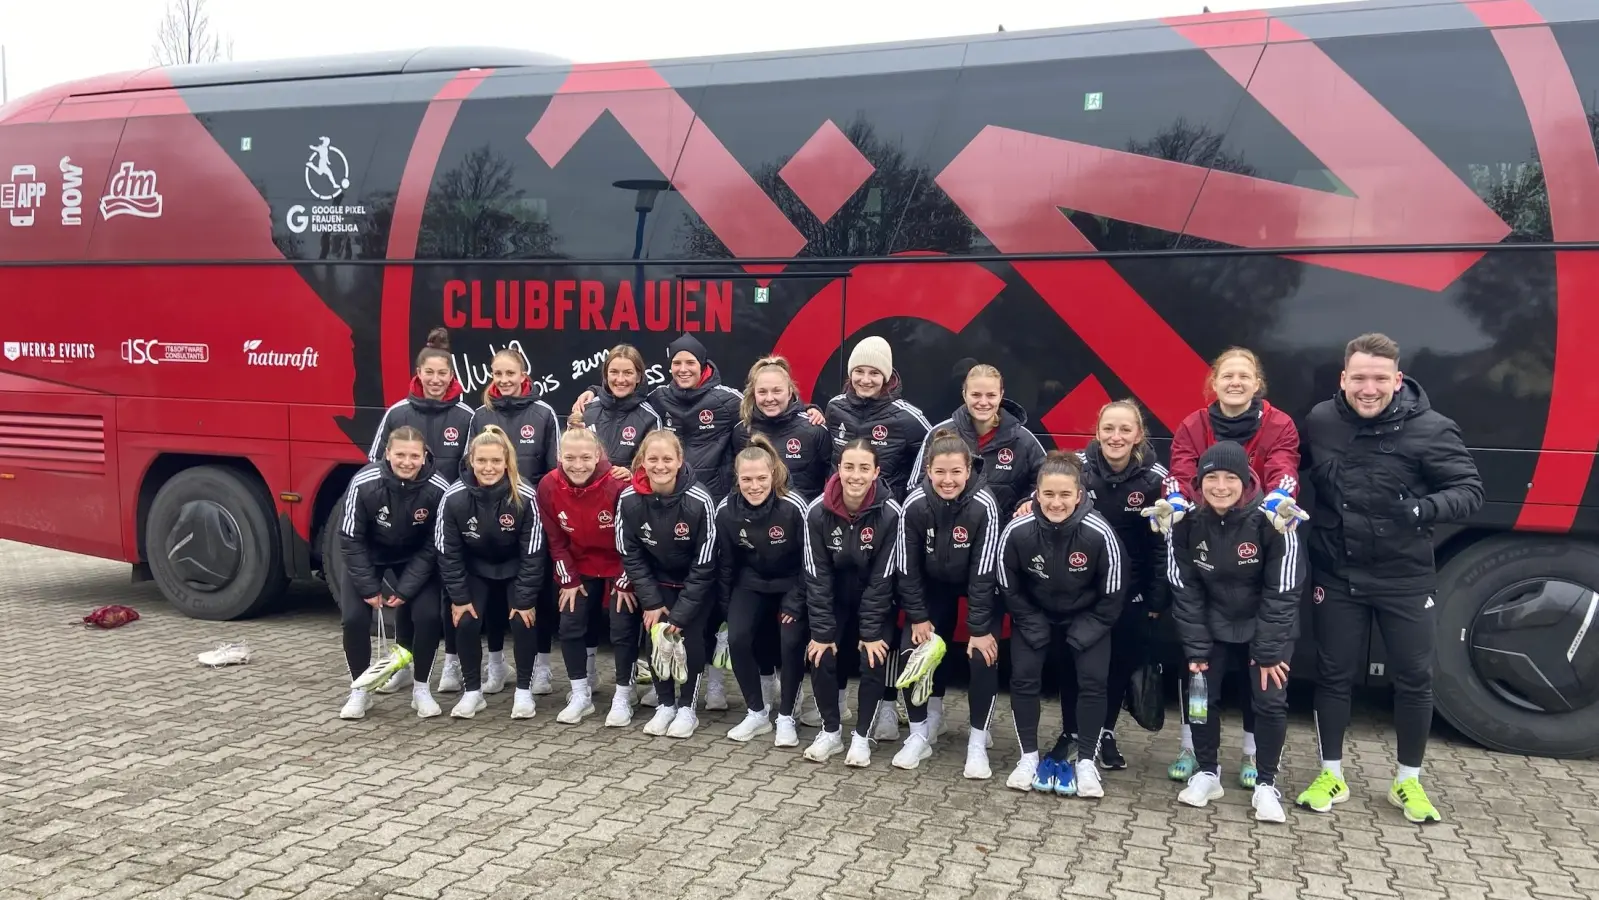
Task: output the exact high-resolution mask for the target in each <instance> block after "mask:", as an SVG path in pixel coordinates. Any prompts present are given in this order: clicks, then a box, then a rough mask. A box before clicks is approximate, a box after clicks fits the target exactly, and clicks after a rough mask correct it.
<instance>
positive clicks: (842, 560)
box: [805, 475, 900, 644]
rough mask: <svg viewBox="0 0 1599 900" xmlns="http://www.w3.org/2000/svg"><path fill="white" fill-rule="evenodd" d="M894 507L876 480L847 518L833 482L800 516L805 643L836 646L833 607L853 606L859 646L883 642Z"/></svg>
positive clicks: (895, 539)
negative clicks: (802, 520) (806, 627)
mask: <svg viewBox="0 0 1599 900" xmlns="http://www.w3.org/2000/svg"><path fill="white" fill-rule="evenodd" d="M899 515H900V508H899V503H898V502H897V501H895V500H894V498H893V496H892V495H891V494H890V493H889V490H888V486H887V485H886V484H884V483H883V480H882V478H881V477H879V478H878V480H877V483H876V484H875V485H874V486H873V488H872V491H871V493H870V494H869V495H868V496H867V498H866V502H865V504H863V505H862V506H861V508H860V510H859V511H857V512H856V513H855V514H854V515H851V514H850V513H849V511H848V510H847V509H846V508H845V507H844V492H843V488H842V487H841V486H840V484H839V480H838V476H837V475H834V476H833V477H832V478H829V479H828V481H827V485H826V486H825V487H824V488H823V489H822V495H821V496H820V497H817V498H816V499H815V500H812V501H811V502H810V504H809V505H808V507H807V509H806V512H805V610H806V614H807V615H808V616H809V619H810V627H811V639H812V640H814V641H816V642H817V643H821V644H836V643H838V641H839V640H840V638H841V635H840V634H839V623H838V615H837V612H836V606H837V605H838V604H844V603H850V604H856V605H857V608H858V612H857V617H858V621H859V623H860V639H861V640H863V641H881V640H888V638H889V637H890V634H889V629H890V627H891V625H892V622H891V618H890V614H891V613H892V612H893V609H894V571H895V569H897V568H898V564H899V555H898V553H896V552H895V551H896V548H897V547H898V544H899Z"/></svg>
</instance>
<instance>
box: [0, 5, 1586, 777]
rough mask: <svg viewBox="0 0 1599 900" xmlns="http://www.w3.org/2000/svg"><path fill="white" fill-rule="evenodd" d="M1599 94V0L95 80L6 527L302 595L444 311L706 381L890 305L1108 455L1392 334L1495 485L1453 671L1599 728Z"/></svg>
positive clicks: (43, 173) (12, 360)
mask: <svg viewBox="0 0 1599 900" xmlns="http://www.w3.org/2000/svg"><path fill="white" fill-rule="evenodd" d="M1596 97H1599V9H1595V8H1594V4H1592V3H1589V2H1586V0H1499V2H1470V0H1461V2H1440V0H1414V2H1394V0H1377V2H1368V3H1354V4H1343V5H1336V6H1326V7H1312V8H1299V9H1293V10H1287V11H1283V12H1278V13H1272V12H1259V13H1247V14H1230V15H1203V16H1199V17H1193V18H1181V19H1170V20H1165V21H1149V22H1139V23H1133V24H1126V25H1115V26H1094V27H1086V28H1070V29H1061V30H1054V31H1038V32H1012V33H999V34H990V35H984V36H980V37H972V38H960V39H948V40H930V41H921V42H914V43H901V44H881V45H870V46H858V47H844V48H833V49H822V50H814V51H804V52H786V53H771V54H752V55H739V56H724V57H714V58H704V59H671V60H658V61H634V62H624V63H616V64H605V65H591V64H581V65H579V64H572V63H569V62H567V61H563V60H561V59H559V58H557V57H554V56H545V55H542V54H536V53H528V52H521V51H508V50H494V49H432V50H423V51H420V52H407V53H394V54H379V55H369V56H346V57H328V58H321V59H311V60H294V61H285V62H276V63H229V64H218V65H205V66H181V67H174V68H152V69H147V70H144V71H138V72H132V73H123V74H118V75H108V76H105V77H100V78H92V79H88V80H85V81H80V82H75V83H72V84H65V85H61V86H58V87H55V88H51V89H48V90H45V91H42V92H40V93H36V94H33V95H31V96H28V97H24V98H22V99H19V100H16V101H14V102H12V103H10V104H8V105H6V106H5V107H3V108H0V179H4V182H3V184H0V219H3V221H0V346H3V355H0V538H6V539H9V540H14V541H22V542H26V543H31V544H37V545H42V546H48V547H55V548H61V549H64V550H69V551H74V552H78V553H85V554H90V555H94V556H100V557H105V558H111V559H119V560H126V561H128V562H129V563H131V564H132V566H133V571H134V577H135V578H141V579H153V580H154V581H155V582H156V583H157V584H158V585H159V586H160V588H161V591H162V593H163V594H164V595H165V596H166V597H167V598H168V599H169V600H170V601H171V602H172V604H173V605H174V606H175V607H177V608H178V609H181V610H183V611H184V612H185V613H187V614H189V615H191V616H197V617H201V618H207V619H231V618H234V617H238V616H246V615H249V614H251V613H253V612H255V611H258V610H260V609H262V608H263V607H265V606H267V605H268V604H271V603H272V602H273V601H274V600H275V599H276V598H278V597H279V596H280V595H281V594H282V592H283V591H284V589H285V586H286V584H287V583H288V582H289V581H290V580H291V579H304V578H315V577H317V576H318V573H319V572H320V570H321V567H322V566H323V564H324V560H326V559H328V557H329V554H328V553H327V547H328V546H329V542H328V535H329V533H330V531H331V530H332V529H330V528H329V525H328V521H329V516H330V513H331V512H332V511H333V510H334V509H335V507H336V506H337V504H338V503H339V502H340V497H341V492H342V491H343V489H344V488H345V485H346V483H347V482H348V480H349V478H350V477H351V474H352V473H353V472H354V471H355V470H356V469H357V468H358V467H359V466H360V465H361V463H362V462H363V461H364V459H365V451H366V448H367V447H368V445H369V444H370V443H371V442H372V439H373V433H374V430H375V429H376V428H377V425H378V422H379V420H380V418H381V416H382V414H383V411H384V409H385V407H386V406H387V405H388V404H390V403H393V402H395V401H397V400H399V399H400V398H401V397H403V396H404V395H405V393H406V390H407V383H408V380H409V379H410V377H411V372H412V365H413V362H412V361H413V359H414V357H415V353H416V351H417V349H418V348H419V347H420V346H421V345H422V343H423V341H424V337H425V335H426V334H427V333H428V331H429V330H430V329H432V328H435V327H438V326H441V325H442V326H445V327H447V328H448V329H449V330H450V334H451V341H452V348H453V351H452V352H453V353H454V362H455V366H456V369H457V371H458V372H459V375H460V379H461V381H462V382H463V386H464V388H465V390H466V392H467V394H468V395H469V399H470V396H474V395H476V394H478V393H479V392H480V391H481V389H482V388H483V386H484V383H485V381H486V380H487V378H488V373H487V366H488V362H489V359H490V356H491V355H492V354H493V353H494V352H495V351H497V350H499V349H501V348H505V347H513V348H517V349H519V350H521V351H522V352H523V354H525V356H526V357H527V359H528V360H530V361H531V364H532V366H533V369H534V371H533V373H532V374H533V377H534V378H535V379H536V380H537V381H538V385H539V388H540V390H541V391H542V392H543V393H544V395H545V397H546V399H548V400H550V401H551V403H552V404H553V405H554V406H555V407H556V408H557V409H560V410H565V409H567V408H569V407H570V405H571V402H572V400H573V398H574V397H575V396H576V395H577V394H578V393H579V392H581V391H583V390H584V389H585V387H586V386H587V385H589V384H592V383H597V379H598V377H599V376H598V372H597V368H598V363H599V360H600V359H601V357H602V356H603V353H604V351H605V350H606V349H607V348H609V347H611V346H612V345H615V344H617V343H620V342H629V343H632V344H634V345H637V346H638V347H639V348H640V349H641V350H642V351H643V352H644V354H645V356H646V358H647V359H648V360H651V361H653V362H654V363H656V364H655V365H652V367H651V368H650V371H649V372H648V373H647V374H648V379H649V381H650V382H651V383H660V382H661V381H663V380H664V377H665V373H664V363H665V362H666V355H665V346H666V343H667V342H668V341H669V340H670V339H671V338H672V337H673V336H674V335H676V334H678V333H679V332H685V331H686V332H692V333H694V334H695V335H696V336H698V337H699V338H700V339H701V340H702V341H703V342H704V343H705V345H706V346H707V347H708V348H709V350H710V354H711V357H712V359H713V360H714V361H715V362H716V363H717V364H718V365H720V366H722V367H723V369H724V371H725V372H726V373H728V374H729V377H730V378H732V379H733V382H734V383H735V384H736V383H738V382H739V380H740V378H739V374H738V373H742V372H743V371H745V369H746V368H747V367H748V366H749V365H750V364H751V363H752V362H753V361H754V360H755V359H756V358H757V357H759V356H761V355H764V354H766V353H768V352H773V351H775V352H777V353H781V354H783V355H785V356H787V357H788V358H789V359H790V360H791V361H792V362H793V365H794V369H795V371H796V373H797V374H798V376H799V380H800V382H801V385H802V391H803V392H805V393H806V394H807V395H808V399H814V400H817V401H819V402H822V403H825V402H826V399H827V398H828V397H830V396H832V395H833V394H834V393H836V392H837V390H838V388H839V386H840V385H841V384H842V383H843V381H844V378H845V372H844V355H843V348H846V347H849V346H852V345H853V344H854V343H855V341H857V340H858V339H860V338H861V337H863V336H865V335H867V334H877V335H882V336H885V337H887V338H888V340H889V341H890V343H891V344H892V345H893V346H894V347H895V348H898V349H899V351H900V352H898V353H896V354H895V358H896V360H897V361H898V365H899V369H900V373H901V375H902V378H903V383H904V385H905V392H906V393H905V396H906V398H907V399H909V400H910V401H912V402H914V403H916V404H917V405H919V406H920V407H922V408H923V409H924V410H926V411H927V412H928V415H929V416H931V417H933V418H934V419H937V418H940V417H942V416H943V415H944V414H945V413H946V412H947V411H949V410H951V409H953V408H954V407H955V406H956V405H957V404H958V403H959V398H958V394H957V392H956V385H957V384H958V382H959V371H960V365H961V364H964V365H970V364H971V362H972V361H974V360H975V361H982V362H992V363H995V364H997V365H998V366H999V367H1000V368H1001V369H1002V370H1003V372H1004V375H1005V378H1006V387H1007V391H1008V395H1009V396H1010V397H1011V398H1012V399H1014V400H1016V401H1018V402H1019V403H1021V404H1022V405H1023V406H1024V407H1025V408H1026V409H1028V410H1029V411H1030V412H1031V415H1032V427H1034V428H1036V429H1037V431H1038V433H1039V434H1040V435H1041V436H1042V437H1043V438H1044V440H1045V442H1046V443H1049V444H1054V445H1058V446H1065V447H1075V446H1080V445H1081V444H1082V443H1083V442H1085V441H1086V439H1087V436H1088V434H1089V433H1090V432H1091V431H1092V428H1093V424H1094V416H1095V413H1096V411H1097V410H1098V408H1099V407H1100V405H1101V404H1102V403H1104V402H1105V401H1107V400H1108V399H1111V398H1118V397H1133V398H1135V399H1137V400H1138V401H1139V402H1140V403H1141V404H1142V405H1143V406H1144V407H1145V408H1146V409H1147V410H1148V412H1149V417H1150V419H1151V426H1152V429H1153V430H1154V431H1155V432H1156V438H1157V439H1159V438H1162V437H1164V436H1166V435H1169V434H1170V429H1171V428H1173V427H1174V426H1175V425H1176V424H1177V423H1178V422H1179V420H1180V419H1181V417H1183V416H1184V415H1185V414H1187V413H1188V412H1191V411H1192V410H1194V409H1197V408H1198V407H1199V406H1200V405H1201V404H1202V403H1203V400H1202V398H1201V390H1202V386H1203V383H1204V381H1205V379H1206V374H1207V369H1206V363H1205V360H1206V359H1208V358H1210V357H1211V356H1213V355H1215V354H1216V353H1218V352H1219V351H1220V350H1222V349H1223V348H1225V347H1227V346H1229V345H1233V344H1241V345H1244V346H1248V347H1251V348H1253V349H1255V350H1256V351H1258V352H1259V353H1260V355H1261V356H1262V357H1263V360H1264V365H1265V368H1266V372H1267V373H1268V376H1269V379H1270V397H1271V400H1272V402H1273V403H1275V404H1277V405H1278V406H1281V407H1283V408H1285V409H1287V410H1288V411H1289V412H1291V413H1292V414H1294V415H1296V416H1300V415H1303V414H1304V413H1306V412H1307V411H1308V410H1309V409H1310V407H1311V406H1312V405H1313V404H1314V403H1316V402H1317V401H1319V400H1322V399H1325V398H1327V397H1330V396H1331V395H1332V394H1333V392H1334V391H1335V390H1336V385H1337V375H1338V372H1339V369H1340V365H1341V361H1342V357H1341V349H1342V346H1343V343H1344V341H1346V340H1347V339H1348V338H1350V337H1352V336H1353V335H1355V334H1358V333H1361V332H1364V331H1373V330H1380V331H1383V332H1386V333H1388V334H1389V335H1391V336H1393V337H1394V338H1396V339H1397V340H1398V341H1399V343H1400V344H1401V346H1402V347H1403V348H1404V353H1405V356H1404V359H1403V368H1404V370H1405V371H1406V373H1407V374H1409V375H1411V376H1413V377H1415V378H1416V379H1417V380H1418V381H1419V382H1420V383H1421V384H1423V385H1424V386H1425V388H1426V389H1427V391H1428V392H1429V394H1430V396H1431V399H1432V402H1433V404H1434V405H1435V406H1436V407H1437V408H1438V409H1440V410H1442V411H1443V412H1444V413H1446V414H1447V415H1449V416H1452V417H1454V418H1455V419H1456V420H1458V422H1459V423H1460V426H1461V428H1462V431H1463V433H1464V435H1465V437H1466V440H1467V442H1468V444H1469V445H1470V446H1471V447H1472V448H1473V451H1474V452H1475V454H1476V458H1477V462H1478V465H1479V466H1480V468H1481V471H1482V474H1483V478H1484V481H1485V486H1486V492H1487V502H1486V503H1485V505H1484V507H1483V509H1482V511H1481V513H1480V514H1479V515H1478V516H1477V518H1476V519H1474V520H1473V521H1471V522H1469V523H1467V524H1464V525H1462V526H1460V527H1454V528H1450V529H1448V530H1446V531H1440V532H1439V534H1438V536H1437V543H1436V554H1437V559H1438V561H1439V564H1440V566H1441V579H1442V590H1441V599H1442V609H1441V610H1440V612H1439V615H1438V629H1439V640H1438V647H1439V652H1438V660H1437V666H1438V673H1439V677H1438V679H1437V704H1438V709H1439V711H1440V712H1441V713H1442V714H1443V715H1444V716H1445V717H1446V718H1447V719H1448V720H1449V721H1450V722H1451V723H1453V724H1454V725H1455V726H1456V727H1458V728H1459V730H1460V731H1462V732H1463V733H1464V734H1466V735H1468V736H1469V737H1471V738H1472V739H1475V740H1477V741H1479V742H1481V743H1482V744H1484V745H1486V746H1488V747H1492V748H1497V749H1500V750H1504V751H1512V752H1519V753H1528V754H1536V755H1554V756H1569V755H1585V754H1592V753H1595V752H1599V702H1596V701H1599V639H1594V640H1591V639H1589V638H1590V637H1591V636H1590V633H1589V629H1590V626H1591V625H1592V624H1593V619H1594V612H1595V607H1596V604H1599V597H1596V594H1595V589H1596V588H1599V545H1596V544H1595V535H1596V532H1599V487H1596V483H1595V474H1594V454H1595V449H1596V445H1599V374H1595V367H1594V365H1593V360H1592V359H1591V358H1589V355H1590V354H1592V353H1594V352H1595V348H1599V156H1596V152H1595V143H1594V134H1595V126H1596V123H1599V110H1596V109H1595V105H1594V104H1595V102H1596V101H1595V99H1594V98H1596ZM1306 619H1307V620H1308V619H1309V617H1308V616H1306ZM1383 658H1384V653H1383V648H1382V646H1381V643H1380V636H1379V635H1377V634H1376V632H1375V631H1374V634H1373V646H1372V647H1371V650H1370V662H1369V669H1368V681H1369V682H1370V683H1373V684H1380V683H1382V681H1383V675H1384V672H1383ZM1302 659H1303V658H1302ZM1296 669H1297V670H1298V671H1299V672H1309V671H1313V666H1310V665H1309V664H1308V663H1304V662H1302V663H1301V665H1300V666H1297V667H1296Z"/></svg>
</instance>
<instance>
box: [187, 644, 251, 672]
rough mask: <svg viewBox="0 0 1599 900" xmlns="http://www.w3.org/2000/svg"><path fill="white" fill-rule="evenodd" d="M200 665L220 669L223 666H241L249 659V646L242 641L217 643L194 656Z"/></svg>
mask: <svg viewBox="0 0 1599 900" xmlns="http://www.w3.org/2000/svg"><path fill="white" fill-rule="evenodd" d="M196 658H197V659H199V661H200V665H202V666H210V667H211V668H213V669H220V668H222V667H223V666H242V665H244V664H245V663H247V662H249V661H250V648H249V646H247V645H246V644H245V643H244V642H243V641H239V642H238V643H235V644H218V645H217V648H216V649H215V650H207V651H206V652H204V653H202V654H200V655H199V656H198V657H196Z"/></svg>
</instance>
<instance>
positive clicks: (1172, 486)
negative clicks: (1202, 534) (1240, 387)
mask: <svg viewBox="0 0 1599 900" xmlns="http://www.w3.org/2000/svg"><path fill="white" fill-rule="evenodd" d="M1215 406H1216V404H1215V403H1212V404H1210V406H1206V407H1204V408H1202V409H1199V410H1196V411H1194V412H1192V413H1190V414H1189V415H1188V418H1186V419H1184V420H1183V421H1182V424H1180V425H1178V426H1177V430H1176V431H1175V432H1173V433H1172V439H1171V466H1170V473H1169V474H1168V476H1167V479H1166V484H1165V487H1164V491H1165V493H1168V494H1169V493H1171V492H1173V491H1179V492H1182V493H1183V495H1184V496H1186V497H1188V499H1190V500H1194V501H1195V502H1197V499H1196V498H1197V497H1198V496H1199V495H1198V494H1195V493H1190V491H1191V490H1192V485H1193V482H1194V475H1195V474H1196V473H1197V472H1198V471H1199V457H1200V456H1201V455H1202V454H1204V452H1205V451H1206V450H1209V449H1210V448H1211V446H1212V445H1214V444H1215V443H1216V442H1217V441H1226V440H1237V438H1235V437H1232V436H1228V435H1217V434H1216V430H1215V427H1214V426H1213V425H1212V424H1211V413H1212V410H1213V409H1214V407H1215ZM1244 416H1245V417H1249V416H1253V417H1255V418H1257V419H1258V420H1259V426H1258V427H1257V428H1255V431H1254V434H1253V435H1251V436H1249V437H1248V438H1245V439H1243V440H1239V441H1238V443H1240V444H1242V445H1243V447H1244V452H1245V453H1248V454H1249V467H1250V469H1252V470H1253V471H1254V475H1255V480H1256V481H1257V482H1258V483H1260V484H1261V485H1264V486H1265V488H1264V489H1265V490H1267V491H1282V492H1283V493H1285V494H1287V495H1288V496H1290V497H1298V496H1299V468H1300V464H1299V430H1298V429H1296V428H1295V427H1294V420H1293V418H1292V417H1291V416H1289V415H1288V414H1287V413H1285V412H1283V411H1282V410H1280V409H1278V408H1277V407H1275V406H1272V405H1271V404H1270V403H1267V402H1266V401H1265V400H1256V401H1255V402H1254V403H1253V404H1251V406H1250V408H1249V411H1248V412H1246V413H1244Z"/></svg>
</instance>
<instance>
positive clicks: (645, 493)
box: [616, 463, 716, 628]
mask: <svg viewBox="0 0 1599 900" xmlns="http://www.w3.org/2000/svg"><path fill="white" fill-rule="evenodd" d="M616 549H617V552H619V553H620V554H621V555H622V570H623V572H624V573H625V574H626V578H625V579H624V580H623V581H619V582H617V585H616V587H617V590H623V591H627V590H631V591H633V592H634V594H635V595H636V596H637V597H638V600H639V603H640V604H641V605H642V607H643V608H644V609H659V608H661V607H662V606H666V605H667V602H666V596H665V595H664V594H663V593H662V591H661V588H663V587H669V588H677V589H679V593H678V595H677V601H676V602H675V603H673V604H671V612H670V615H669V619H670V621H671V623H672V624H673V625H675V626H677V627H678V628H686V627H688V626H689V625H690V624H691V623H693V622H695V621H697V620H698V619H699V618H700V614H701V613H702V612H703V611H705V610H706V609H707V605H706V604H708V603H710V602H711V601H712V600H713V598H712V596H711V591H712V589H713V588H714V587H715V583H716V502H715V501H713V500H712V499H711V495H710V492H709V491H707V490H706V489H705V486H704V485H702V484H699V483H698V482H697V481H696V480H695V475H694V468H693V467H692V466H690V465H689V464H688V463H684V464H683V467H682V468H680V469H678V471H677V483H676V484H674V485H673V486H672V492H671V493H670V494H657V493H655V491H654V489H653V488H651V486H650V480H649V477H648V476H646V475H645V474H644V470H643V469H640V470H638V471H636V472H634V473H633V482H632V484H631V485H629V486H628V487H626V488H624V489H623V491H622V494H621V496H620V497H619V498H618V500H617V504H616Z"/></svg>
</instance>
